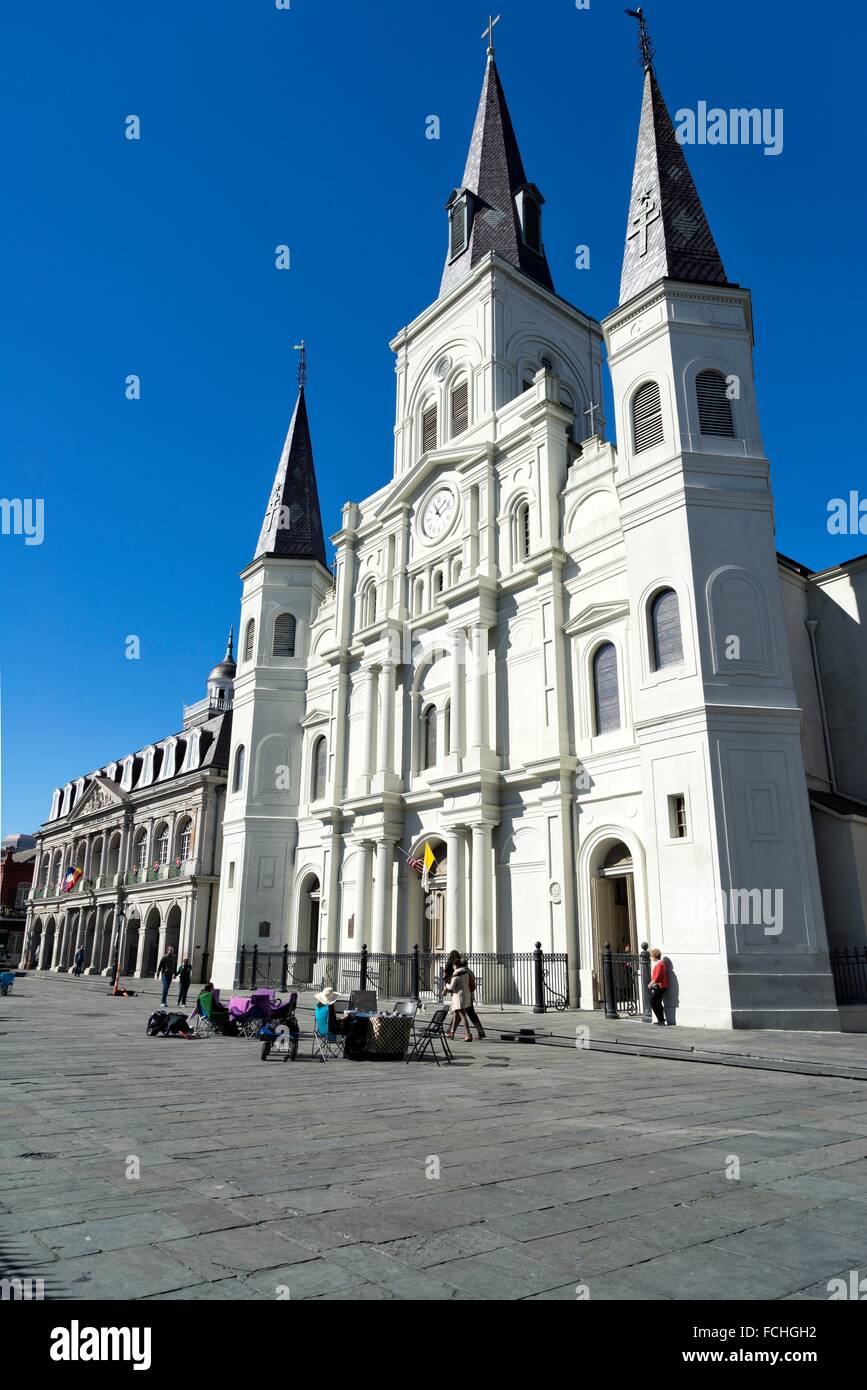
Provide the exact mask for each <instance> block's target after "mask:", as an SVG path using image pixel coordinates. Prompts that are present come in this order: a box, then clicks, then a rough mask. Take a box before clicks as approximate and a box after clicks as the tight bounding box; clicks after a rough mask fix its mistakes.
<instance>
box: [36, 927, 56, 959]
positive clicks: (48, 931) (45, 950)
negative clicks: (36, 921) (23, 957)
mask: <svg viewBox="0 0 867 1390" xmlns="http://www.w3.org/2000/svg"><path fill="white" fill-rule="evenodd" d="M56 931H57V924H56V923H55V921H54V918H53V917H49V919H48V921H47V922H46V923H45V930H44V931H43V933H42V940H41V942H40V945H39V969H40V970H50V969H51V966H52V962H53V957H54V938H55V934H56Z"/></svg>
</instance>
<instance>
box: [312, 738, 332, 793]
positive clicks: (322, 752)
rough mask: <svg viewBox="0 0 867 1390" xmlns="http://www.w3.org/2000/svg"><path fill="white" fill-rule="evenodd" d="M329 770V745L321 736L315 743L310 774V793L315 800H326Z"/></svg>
mask: <svg viewBox="0 0 867 1390" xmlns="http://www.w3.org/2000/svg"><path fill="white" fill-rule="evenodd" d="M327 772H328V745H327V744H326V742H325V738H324V737H320V738H318V739H317V740H316V742H315V743H314V745H313V763H312V771H311V776H310V795H311V798H312V800H313V801H324V800H325V786H326V780H327Z"/></svg>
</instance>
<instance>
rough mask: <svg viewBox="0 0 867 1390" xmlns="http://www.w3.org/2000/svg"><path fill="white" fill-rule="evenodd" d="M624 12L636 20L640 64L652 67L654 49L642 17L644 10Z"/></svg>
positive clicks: (645, 21) (645, 22) (646, 67)
mask: <svg viewBox="0 0 867 1390" xmlns="http://www.w3.org/2000/svg"><path fill="white" fill-rule="evenodd" d="M626 13H627V14H628V15H631V17H632V18H633V19H637V20H638V49H639V52H640V53H641V64H642V67H643V68H645V70H646V69H648V68H652V67H653V60H654V58H655V57H656V49H655V48H654V46H653V41H652V39H651V37H650V32H649V30H648V28H647V20H646V19H645V17H644V10H643V9H638V10H627V11H626Z"/></svg>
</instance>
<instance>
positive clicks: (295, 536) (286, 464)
mask: <svg viewBox="0 0 867 1390" xmlns="http://www.w3.org/2000/svg"><path fill="white" fill-rule="evenodd" d="M298 350H299V352H300V354H301V356H300V359H299V369H298V399H297V401H296V404H295V410H294V413H293V415H292V421H291V423H290V425H289V433H288V434H287V435H286V443H285V444H284V445H283V452H282V454H281V455H280V462H279V463H278V465H277V474H276V477H275V478H274V486H273V488H272V489H271V499H270V501H269V503H268V508H267V511H266V512H265V519H264V521H263V522H262V530H261V532H260V534H259V543H258V545H257V546H256V553H255V555H254V557H253V558H254V559H256V560H258V559H259V558H260V556H263V555H277V556H280V557H282V558H285V559H291V560H318V561H319V563H320V564H321V565H322V566H323V567H325V568H327V566H326V564H325V540H324V536H323V533H322V517H321V514H320V511H319V492H318V489H317V487H316V471H315V469H314V466H313V444H312V441H311V438H310V423H309V420H308V418H307V401H306V398H305V382H306V377H307V356H306V350H305V347H304V344H303V342H302V343H301V344H300V345H299V348H298Z"/></svg>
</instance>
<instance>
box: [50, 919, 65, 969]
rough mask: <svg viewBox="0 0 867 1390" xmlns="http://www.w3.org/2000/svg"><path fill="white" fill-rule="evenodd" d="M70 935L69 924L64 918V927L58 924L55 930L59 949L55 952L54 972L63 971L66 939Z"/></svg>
mask: <svg viewBox="0 0 867 1390" xmlns="http://www.w3.org/2000/svg"><path fill="white" fill-rule="evenodd" d="M68 933H69V922H68V920H67V919H66V917H64V919H63V926H62V927H61V925H60V923H59V922H58V923H57V926H56V927H55V928H54V936H55V939H56V941H57V949H56V950H55V952H54V965H53V966H52V970H55V971H58V972H59V971H61V970H62V969H63V965H64V961H65V960H66V938H67V935H68Z"/></svg>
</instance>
